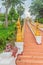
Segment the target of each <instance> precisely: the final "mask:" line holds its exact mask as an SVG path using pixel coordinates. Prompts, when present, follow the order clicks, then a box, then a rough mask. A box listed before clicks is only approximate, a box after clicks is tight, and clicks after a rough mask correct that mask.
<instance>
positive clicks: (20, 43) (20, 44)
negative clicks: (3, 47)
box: [15, 42, 24, 54]
mask: <svg viewBox="0 0 43 65" xmlns="http://www.w3.org/2000/svg"><path fill="white" fill-rule="evenodd" d="M15 45H16V47H17V48H18V54H21V53H22V52H23V46H24V42H15Z"/></svg>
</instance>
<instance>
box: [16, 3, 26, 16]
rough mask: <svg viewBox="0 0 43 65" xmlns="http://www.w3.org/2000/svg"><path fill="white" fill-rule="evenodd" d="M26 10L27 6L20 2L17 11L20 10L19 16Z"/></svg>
mask: <svg viewBox="0 0 43 65" xmlns="http://www.w3.org/2000/svg"><path fill="white" fill-rule="evenodd" d="M24 10H25V8H24V7H23V6H22V5H21V4H19V5H18V6H17V12H18V14H19V16H21V15H23V13H24Z"/></svg>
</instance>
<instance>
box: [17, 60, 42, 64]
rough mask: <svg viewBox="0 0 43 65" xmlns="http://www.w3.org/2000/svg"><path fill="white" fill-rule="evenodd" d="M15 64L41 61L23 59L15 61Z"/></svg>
mask: <svg viewBox="0 0 43 65" xmlns="http://www.w3.org/2000/svg"><path fill="white" fill-rule="evenodd" d="M17 62H18V63H19V62H20V63H21V62H22V63H43V60H33V59H32V60H31V59H29V60H26V59H25V60H24V59H22V60H17Z"/></svg>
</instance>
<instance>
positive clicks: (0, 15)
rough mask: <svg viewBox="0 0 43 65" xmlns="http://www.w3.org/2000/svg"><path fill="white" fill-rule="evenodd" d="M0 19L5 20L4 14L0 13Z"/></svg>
mask: <svg viewBox="0 0 43 65" xmlns="http://www.w3.org/2000/svg"><path fill="white" fill-rule="evenodd" d="M0 21H5V14H2V13H0Z"/></svg>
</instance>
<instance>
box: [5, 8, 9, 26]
mask: <svg viewBox="0 0 43 65" xmlns="http://www.w3.org/2000/svg"><path fill="white" fill-rule="evenodd" d="M5 27H8V7H6V13H5Z"/></svg>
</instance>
